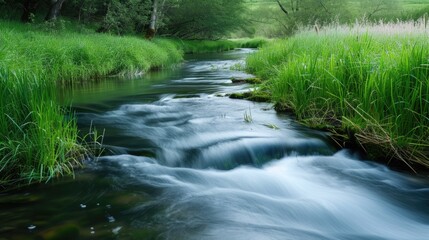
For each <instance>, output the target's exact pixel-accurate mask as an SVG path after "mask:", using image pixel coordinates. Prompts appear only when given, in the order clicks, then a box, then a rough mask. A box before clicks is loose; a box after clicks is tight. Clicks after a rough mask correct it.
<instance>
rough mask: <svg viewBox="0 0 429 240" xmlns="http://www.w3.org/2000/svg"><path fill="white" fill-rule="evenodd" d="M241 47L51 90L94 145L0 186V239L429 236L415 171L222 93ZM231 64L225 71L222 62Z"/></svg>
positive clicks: (425, 195) (422, 185) (428, 200)
mask: <svg viewBox="0 0 429 240" xmlns="http://www.w3.org/2000/svg"><path fill="white" fill-rule="evenodd" d="M249 51H250V50H244V49H242V50H238V51H234V52H228V53H222V54H207V55H194V56H189V57H188V59H187V61H186V62H185V63H184V64H183V65H182V66H179V67H178V68H177V69H174V70H171V71H163V72H159V73H154V74H150V75H147V76H144V77H142V78H137V79H130V80H124V79H122V80H118V79H110V80H109V79H108V80H106V81H103V82H101V83H98V84H93V85H85V86H80V87H76V89H74V90H73V91H71V90H65V91H64V93H63V96H64V98H65V99H73V106H74V109H76V111H77V117H78V122H79V127H80V129H81V130H82V131H83V132H85V131H87V129H89V128H90V126H96V128H97V129H98V130H99V131H100V132H101V131H102V130H103V129H105V131H106V132H105V137H104V144H105V145H106V146H107V150H106V154H105V156H103V157H100V158H99V159H98V160H95V161H90V162H88V163H87V164H86V167H85V169H84V170H82V171H78V172H77V173H76V176H75V178H74V179H72V178H62V179H60V180H55V181H54V182H51V183H48V184H40V185H35V186H31V187H28V188H25V189H20V190H16V191H12V192H8V193H4V194H2V195H0V219H1V220H0V239H222V240H225V239H317V240H319V239H340V240H343V239H346V240H347V239H377V240H380V239H386V240H387V239H389V240H390V239H404V240H405V239H407V240H410V239H415V240H418V239H420V240H424V239H429V180H428V179H427V178H422V177H420V178H419V177H414V176H409V175H405V174H401V173H397V172H394V171H391V170H389V169H388V168H386V167H385V166H382V165H379V164H376V163H373V162H368V161H364V160H362V159H359V156H358V155H357V154H355V153H353V152H352V151H348V150H340V151H337V150H336V148H335V146H333V145H332V143H331V142H330V141H329V137H328V136H327V135H326V134H325V133H322V132H317V131H313V130H309V129H306V128H304V127H301V126H300V125H299V124H297V123H295V122H294V121H293V118H291V116H287V115H282V114H277V113H276V112H275V111H274V110H273V109H272V106H271V105H270V104H268V103H254V102H249V101H245V100H233V99H229V98H227V97H224V95H225V94H227V93H230V92H237V91H243V90H246V89H248V88H249V87H251V86H249V85H246V84H244V85H235V84H232V83H231V80H230V78H231V77H247V75H246V74H244V73H242V72H240V71H236V70H232V69H231V66H234V65H236V64H239V63H242V60H243V58H244V57H245V55H246V54H248V53H249ZM233 69H234V68H233Z"/></svg>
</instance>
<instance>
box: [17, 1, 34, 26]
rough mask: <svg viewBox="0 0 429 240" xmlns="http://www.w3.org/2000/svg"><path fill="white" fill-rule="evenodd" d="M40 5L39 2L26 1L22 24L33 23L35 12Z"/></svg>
mask: <svg viewBox="0 0 429 240" xmlns="http://www.w3.org/2000/svg"><path fill="white" fill-rule="evenodd" d="M37 5H38V1H37V0H25V1H24V4H23V9H22V15H21V21H22V22H26V23H27V22H31V21H32V15H33V14H34V11H35V10H36V8H37Z"/></svg>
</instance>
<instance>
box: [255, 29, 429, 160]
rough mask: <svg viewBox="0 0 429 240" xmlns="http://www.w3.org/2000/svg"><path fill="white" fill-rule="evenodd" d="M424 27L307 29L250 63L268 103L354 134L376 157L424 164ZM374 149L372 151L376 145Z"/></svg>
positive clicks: (428, 110) (428, 96)
mask: <svg viewBox="0 0 429 240" xmlns="http://www.w3.org/2000/svg"><path fill="white" fill-rule="evenodd" d="M427 27H428V26H427V22H425V21H422V22H418V23H414V22H403V23H396V24H378V25H370V24H368V25H358V24H357V25H355V26H354V27H344V26H331V27H330V28H327V29H322V31H320V32H319V33H316V32H315V31H314V30H304V31H301V32H300V33H299V34H297V35H295V36H294V37H291V38H290V39H288V40H279V41H276V42H274V43H272V44H269V45H268V46H266V47H264V48H262V50H260V51H259V52H258V53H256V54H254V55H251V56H250V57H249V58H248V59H247V68H248V70H249V71H250V72H252V73H255V74H256V75H257V76H260V77H262V78H265V79H269V81H268V83H267V85H268V86H269V88H270V90H271V92H272V100H273V101H274V102H276V103H277V106H280V107H281V108H283V109H293V111H294V112H295V113H296V115H297V117H298V119H300V120H301V121H303V122H304V123H306V124H308V125H310V126H315V127H317V126H323V127H325V128H331V129H333V130H338V128H342V129H343V130H347V131H351V132H353V133H355V134H354V136H355V137H356V138H357V140H358V141H359V143H360V144H362V145H363V146H364V147H367V148H368V149H376V150H371V151H370V154H371V155H373V157H375V158H380V157H383V158H386V159H387V160H389V159H390V158H395V159H400V160H402V161H404V162H406V163H407V164H408V165H410V166H411V165H412V163H419V164H422V165H424V166H426V167H429V58H428V56H429V39H428V37H427V36H428V33H429V28H427ZM374 146H376V147H374Z"/></svg>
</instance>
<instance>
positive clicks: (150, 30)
mask: <svg viewBox="0 0 429 240" xmlns="http://www.w3.org/2000/svg"><path fill="white" fill-rule="evenodd" d="M157 18H158V0H152V13H151V15H150V22H149V27H148V29H147V31H146V38H147V39H152V38H153V37H154V36H155V33H156V20H157Z"/></svg>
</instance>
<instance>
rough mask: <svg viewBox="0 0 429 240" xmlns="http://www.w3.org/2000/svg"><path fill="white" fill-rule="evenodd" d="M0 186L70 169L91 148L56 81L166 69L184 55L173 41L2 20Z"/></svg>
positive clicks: (0, 42)
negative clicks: (65, 105) (59, 96)
mask: <svg viewBox="0 0 429 240" xmlns="http://www.w3.org/2000/svg"><path fill="white" fill-rule="evenodd" d="M0 33H1V34H0V95H1V96H0V107H1V108H0V139H1V141H0V186H10V185H11V184H21V183H24V182H33V181H43V180H47V179H50V178H52V177H55V176H58V175H62V174H70V173H72V172H73V168H74V167H75V166H78V165H80V162H81V160H82V159H83V157H84V156H85V154H86V153H87V150H86V149H85V148H84V147H83V146H82V142H81V140H80V139H78V130H77V126H76V121H75V120H74V118H73V116H66V114H65V112H64V111H63V109H62V108H61V107H60V106H59V105H58V104H57V102H56V96H55V94H56V90H55V89H56V88H55V86H56V85H57V84H63V83H70V82H73V81H89V80H91V79H94V78H98V77H102V76H106V75H112V74H124V73H131V72H144V71H148V70H150V69H153V68H162V67H165V66H169V65H172V64H175V63H177V62H179V61H181V60H182V52H181V50H179V49H178V48H177V46H176V45H174V44H173V43H171V42H170V41H168V40H154V41H146V40H143V39H140V38H137V37H116V36H110V35H105V34H95V33H88V34H80V33H77V32H72V31H65V30H61V29H57V28H46V26H42V27H35V26H31V25H23V24H20V23H14V22H8V21H3V20H0Z"/></svg>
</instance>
